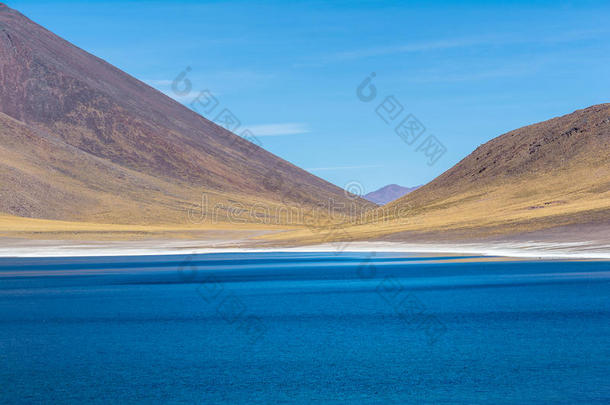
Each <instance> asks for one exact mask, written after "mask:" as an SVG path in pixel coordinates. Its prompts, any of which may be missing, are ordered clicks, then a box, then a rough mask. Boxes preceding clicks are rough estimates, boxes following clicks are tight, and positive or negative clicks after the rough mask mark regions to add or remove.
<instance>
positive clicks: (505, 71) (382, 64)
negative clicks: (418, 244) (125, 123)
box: [7, 1, 610, 192]
mask: <svg viewBox="0 0 610 405" xmlns="http://www.w3.org/2000/svg"><path fill="white" fill-rule="evenodd" d="M7 4H8V5H9V6H11V7H13V8H16V9H18V10H19V11H21V12H22V13H24V14H25V15H26V16H28V17H30V18H31V19H33V20H34V21H36V22H38V23H39V24H41V25H43V26H45V27H47V28H48V29H50V30H52V31H53V32H55V33H56V34H58V35H60V36H62V37H64V38H65V39H67V40H68V41H70V42H72V43H74V44H76V45H78V46H80V47H81V48H84V49H85V50H87V51H89V52H91V53H93V54H95V55H97V56H99V57H101V58H103V59H105V60H107V61H108V62H110V63H112V64H113V65H116V66H117V67H119V68H121V69H123V70H125V71H126V72H128V73H129V74H131V75H133V76H135V77H137V78H138V79H141V80H143V81H145V82H147V83H149V84H150V85H152V86H153V87H156V88H157V89H159V90H161V91H163V92H165V93H166V94H168V95H170V96H172V97H174V98H176V99H177V100H179V101H181V102H183V103H186V104H188V103H189V102H190V101H191V100H192V99H193V97H195V96H196V95H197V94H198V93H199V91H202V90H210V91H211V92H212V93H214V95H215V96H216V98H217V99H218V101H219V105H220V106H221V107H224V108H229V109H230V110H231V111H232V112H233V113H234V114H235V116H236V117H237V118H238V119H239V120H240V121H241V123H242V125H241V128H249V129H251V130H252V131H253V132H254V133H255V135H257V137H258V139H259V141H260V142H261V143H262V145H263V147H265V148H266V149H268V150H270V151H271V152H273V153H275V154H277V155H279V156H281V157H283V158H285V159H287V160H289V161H291V162H292V163H294V164H296V165H298V166H300V167H303V168H305V169H308V170H310V171H311V172H312V173H314V174H316V175H318V176H320V177H322V178H324V179H327V180H329V181H331V182H333V183H335V184H337V185H338V186H341V187H343V186H345V185H346V184H348V183H350V182H358V183H360V184H362V186H363V187H364V190H365V191H367V192H368V191H373V190H374V189H376V188H379V187H381V186H383V185H386V184H390V183H397V184H401V185H404V186H413V185H418V184H423V183H426V182H428V181H430V180H432V179H433V178H434V177H436V176H437V175H439V174H441V173H442V172H443V171H445V170H447V169H448V168H450V167H451V166H453V165H454V164H455V163H457V162H458V161H459V160H461V159H462V158H464V157H465V156H466V155H468V154H469V153H470V152H472V150H474V149H475V148H476V147H477V146H479V145H480V144H482V143H484V142H486V141H488V140H490V139H492V138H493V137H495V136H497V135H500V134H502V133H504V132H506V131H509V130H512V129H515V128H518V127H520V126H523V125H527V124H531V123H534V122H538V121H543V120H546V119H549V118H552V117H554V116H558V115H563V114H567V113H570V112H572V111H574V110H576V109H580V108H584V107H587V106H590V105H593V104H598V103H602V102H608V95H609V94H610V75H609V68H608V67H609V66H610V52H609V51H610V2H607V1H605V2H602V1H578V2H576V1H575V2H566V1H548V2H541V1H538V2H536V1H527V2H526V1H502V2H490V1H488V2H483V1H461V2H446V1H438V2H435V3H434V4H432V2H384V1H365V2H356V1H349V2H344V1H336V2H289V1H277V2H273V1H269V2H266V1H252V2H246V1H223V2H195V1H171V2H169V1H166V2H161V1H157V2H147V1H114V2H113V1H87V2H53V5H52V6H51V5H49V3H48V2H43V1H8V2H7ZM186 67H190V69H191V70H190V71H189V72H188V75H187V77H188V79H189V80H190V81H191V83H192V87H193V90H192V91H191V93H190V94H188V95H183V96H179V95H177V94H175V93H173V91H172V89H171V83H172V81H173V80H174V79H175V78H176V77H177V76H178V75H179V74H180V72H182V71H184V69H185V68H186ZM373 72H374V73H375V77H374V78H373V80H372V84H373V85H374V86H375V88H376V90H377V96H376V98H375V99H374V100H372V101H370V102H363V101H361V100H360V99H359V98H358V97H357V95H356V89H357V87H358V86H359V85H360V84H361V82H362V81H363V79H365V78H366V77H367V76H368V75H369V74H371V73H373ZM388 96H393V97H394V98H393V99H391V100H394V101H395V102H398V103H400V105H401V106H402V107H403V108H402V111H400V114H397V112H398V111H399V109H400V108H399V107H397V105H396V104H393V105H394V108H395V109H394V110H392V108H390V107H389V106H390V104H388V102H387V101H386V102H385V104H383V106H382V109H381V110H378V106H379V105H380V104H381V103H382V102H384V100H386V97H388ZM221 107H219V108H221ZM384 107H385V110H384V109H383V108H384ZM376 111H380V112H381V115H384V114H383V112H384V111H385V112H386V114H385V115H384V117H385V118H386V120H387V121H388V122H389V123H386V122H384V120H383V119H382V118H380V116H379V115H378V114H377V112H376ZM215 113H216V111H213V115H215ZM409 114H411V115H412V116H414V117H416V118H417V120H418V121H419V122H420V123H421V124H422V125H423V126H424V127H425V129H426V131H425V132H424V133H423V134H422V135H421V136H420V137H419V138H418V139H416V140H413V143H412V144H411V145H409V144H407V143H405V142H404V141H403V139H401V137H399V136H398V135H397V134H396V132H395V131H394V129H395V127H396V125H397V124H398V123H399V122H401V121H402V120H403V119H404V117H406V116H408V115H409ZM394 117H396V118H395V119H394V120H392V118H394ZM208 118H214V116H210V117H208ZM237 132H240V131H239V130H238V131H237ZM429 135H434V136H435V137H436V140H438V142H440V143H441V144H442V145H443V147H444V149H445V150H446V152H445V153H444V154H443V155H440V153H439V154H437V155H434V156H435V157H437V158H438V160H437V161H436V162H435V163H434V164H432V165H429V164H428V163H430V160H431V157H430V156H426V154H425V153H423V151H422V149H425V148H422V147H421V146H422V144H423V143H424V142H425V141H426V140H427V139H428V138H427V137H428V136H429ZM418 149H419V150H418ZM442 150H443V149H437V151H442ZM439 156H440V157H439ZM432 160H433V159H432Z"/></svg>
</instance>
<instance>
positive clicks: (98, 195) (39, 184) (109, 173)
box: [0, 3, 370, 223]
mask: <svg viewBox="0 0 610 405" xmlns="http://www.w3.org/2000/svg"><path fill="white" fill-rule="evenodd" d="M0 153H1V154H2V160H1V161H0V185H1V189H0V213H6V214H11V215H17V216H22V217H37V218H48V219H62V220H78V221H84V220H86V221H94V222H114V223H181V222H184V221H185V218H186V217H185V210H186V209H187V208H188V207H191V206H192V205H193V204H195V203H197V202H199V201H201V195H202V193H204V192H205V193H206V195H208V196H209V200H208V202H209V204H210V205H213V204H220V207H221V208H220V209H217V210H215V213H216V215H218V216H221V217H222V216H224V217H226V216H227V207H228V206H229V205H230V204H233V205H236V204H241V205H240V207H246V208H247V207H248V206H251V205H252V204H254V203H260V205H257V207H258V209H259V212H258V214H257V215H258V217H257V219H256V221H255V222H257V221H260V222H262V221H263V220H265V219H266V220H270V219H271V218H274V217H277V216H279V217H281V216H283V215H284V216H285V214H281V213H280V214H278V212H279V211H280V210H281V209H282V208H285V206H286V205H288V206H321V205H324V204H327V203H328V201H329V200H332V201H334V206H335V207H352V209H353V207H354V206H356V207H357V208H358V209H366V208H367V207H368V206H370V204H369V203H367V202H366V201H365V200H362V199H359V198H351V197H352V196H346V195H345V193H344V191H343V190H342V189H340V188H338V187H336V186H334V185H332V184H330V183H328V182H326V181H324V180H322V179H320V178H318V177H315V176H313V175H311V174H310V173H307V172H306V171H304V170H301V169H299V168H298V167H296V166H294V165H292V164H290V163H289V162H286V161H284V160H282V159H280V158H278V157H277V156H274V155H273V154H271V153H269V152H267V151H265V150H264V149H262V148H260V147H258V146H256V145H254V144H252V143H250V142H248V141H247V140H244V139H242V138H240V137H238V136H236V135H234V134H233V133H231V132H229V131H227V130H225V129H224V128H222V127H220V126H218V125H216V124H214V123H213V122H210V121H208V120H206V119H205V118H203V117H202V116H200V115H198V114H196V113H195V112H193V111H191V110H190V109H188V108H186V107H184V106H183V105H181V104H179V103H177V102H176V101H174V100H172V99H171V98H169V97H167V96H165V95H164V94H162V93H160V92H159V91H157V90H155V89H153V88H151V87H149V86H148V85H146V84H144V83H143V82H141V81H139V80H137V79H135V78H133V77H131V76H129V75H128V74H126V73H124V72H122V71H121V70H119V69H117V68H115V67H113V66H112V65H110V64H108V63H106V62H105V61H103V60H101V59H99V58H97V57H95V56H93V55H91V54H89V53H87V52H85V51H83V50H82V49H79V48H78V47H76V46H74V45H72V44H70V43H68V42H66V41H64V40H63V39H61V38H59V37H57V36H56V35H54V34H53V33H51V32H49V31H48V30H46V29H44V28H43V27H41V26H39V25H37V24H36V23H34V22H32V21H30V20H29V19H27V18H26V17H24V16H23V15H22V14H20V13H19V12H17V11H15V10H12V9H10V8H9V7H7V6H5V5H3V4H1V3H0ZM261 206H262V207H264V208H261ZM240 210H242V211H244V212H245V210H243V209H242V208H240ZM261 212H262V213H261ZM246 220H248V221H249V220H252V218H246ZM294 221H295V220H294V219H293V222H294Z"/></svg>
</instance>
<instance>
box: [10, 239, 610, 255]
mask: <svg viewBox="0 0 610 405" xmlns="http://www.w3.org/2000/svg"><path fill="white" fill-rule="evenodd" d="M235 243H236V241H227V240H222V241H220V240H219V241H210V240H206V241H133V242H90V243H85V242H80V243H77V242H60V241H13V243H9V244H8V245H7V244H6V243H4V244H3V245H4V246H3V247H0V257H4V258H6V257H24V258H26V257H30V258H36V257H40V258H44V257H85V256H95V257H104V256H150V255H178V254H205V253H248V252H250V253H256V252H276V253H277V252H292V253H299V252H386V253H391V252H396V253H409V254H413V255H416V256H421V255H426V254H435V255H437V254H448V255H480V256H490V257H491V256H500V257H507V258H531V259H575V260H583V259H596V260H604V259H605V260H610V245H606V244H599V243H593V242H556V243H555V242H540V241H524V242H497V243H496V242H486V243H402V242H379V241H375V242H343V243H332V244H322V245H308V246H299V247H290V248H286V247H282V248H238V247H227V245H234V244H235Z"/></svg>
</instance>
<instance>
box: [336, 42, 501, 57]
mask: <svg viewBox="0 0 610 405" xmlns="http://www.w3.org/2000/svg"><path fill="white" fill-rule="evenodd" d="M492 42H493V41H492V40H490V39H483V38H478V39H467V38H462V39H441V40H435V41H428V42H417V43H410V44H402V45H394V46H381V47H374V48H367V49H359V50H354V51H345V52H339V53H336V54H335V55H334V56H333V59H339V60H348V59H362V58H369V57H372V56H383V55H392V54H396V53H407V52H425V51H434V50H443V49H451V48H464V47H469V46H475V45H483V44H488V43H492Z"/></svg>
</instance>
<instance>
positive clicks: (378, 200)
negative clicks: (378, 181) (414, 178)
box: [363, 184, 419, 205]
mask: <svg viewBox="0 0 610 405" xmlns="http://www.w3.org/2000/svg"><path fill="white" fill-rule="evenodd" d="M418 188H419V186H418V187H403V186H399V185H398V184H388V185H387V186H383V187H381V188H380V189H377V190H375V191H371V192H370V193H367V194H365V195H363V197H364V198H365V199H367V200H369V201H371V202H374V203H375V204H378V205H384V204H387V203H389V202H391V201H394V200H396V199H398V198H400V197H402V196H404V195H406V194H409V193H410V192H411V191H414V190H417V189H418Z"/></svg>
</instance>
